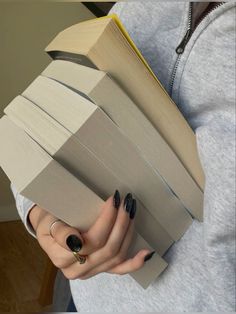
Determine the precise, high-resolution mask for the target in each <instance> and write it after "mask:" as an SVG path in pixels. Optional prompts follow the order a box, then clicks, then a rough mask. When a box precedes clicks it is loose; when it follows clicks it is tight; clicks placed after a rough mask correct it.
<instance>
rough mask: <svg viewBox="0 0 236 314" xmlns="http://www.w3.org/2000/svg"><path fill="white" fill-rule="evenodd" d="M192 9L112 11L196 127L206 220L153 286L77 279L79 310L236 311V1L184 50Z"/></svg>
mask: <svg viewBox="0 0 236 314" xmlns="http://www.w3.org/2000/svg"><path fill="white" fill-rule="evenodd" d="M189 10H190V4H189V3H188V2H156V3H155V2H145V3H144V2H129V3H124V2H120V3H117V4H116V5H115V6H114V7H113V9H112V12H115V13H117V14H118V15H119V16H120V19H121V20H122V22H123V23H124V25H125V27H126V28H127V30H128V32H129V33H130V35H131V37H132V38H133V40H134V41H135V43H136V45H137V46H138V48H139V49H140V50H141V52H142V54H143V55H144V57H145V58H146V60H147V61H148V63H149V64H150V66H151V67H152V69H153V71H154V72H155V74H156V75H157V77H158V78H159V80H160V81H161V83H162V84H163V86H164V87H165V88H166V90H167V91H168V93H169V94H170V96H171V97H172V98H173V100H174V101H175V103H176V105H177V106H178V108H179V109H180V110H181V112H182V113H183V115H184V116H185V118H186V119H187V121H188V122H189V124H190V126H191V127H192V128H193V130H194V131H195V133H196V137H197V145H198V152H199V156H200V160H201V163H202V166H203V169H204V172H205V177H206V186H205V196H204V222H203V223H199V222H198V221H194V222H193V224H192V226H191V227H190V228H189V230H188V231H187V232H186V233H185V235H184V236H183V237H182V238H181V240H179V241H178V242H177V243H176V244H174V245H173V246H172V247H171V249H170V250H169V251H168V252H167V254H166V255H165V259H166V260H167V261H168V263H169V266H168V268H167V269H166V271H165V272H164V273H163V274H162V275H161V276H160V277H159V278H158V279H157V280H155V281H154V282H153V283H152V284H151V285H150V286H149V287H148V289H146V290H143V289H142V288H141V287H140V286H139V285H138V284H137V283H136V282H135V281H134V280H133V279H132V278H131V277H130V276H129V275H123V276H120V275H111V274H108V273H101V274H98V275H97V276H95V277H92V278H90V279H87V280H74V281H71V282H70V286H71V291H72V295H73V298H74V302H75V304H76V307H77V309H78V311H84V312H124V311H126V312H154V311H158V312H160V311H167V312H196V311H198V312H204V311H214V312H215V311H219V312H223V311H224V312H226V311H234V310H235V18H236V16H235V3H234V2H229V3H224V4H222V5H219V7H217V8H215V9H214V10H213V11H211V12H210V13H209V14H208V15H207V16H206V17H205V18H204V19H203V20H202V21H201V22H200V23H199V25H198V26H197V27H196V29H195V30H194V32H193V33H192V35H191V37H190V38H189V39H188V40H187V43H186V46H185V47H184V51H183V53H182V54H180V55H178V54H177V53H176V51H175V50H176V47H178V45H179V44H180V42H181V41H182V39H183V38H184V36H185V34H186V31H187V27H188V22H189ZM156 101H157V102H158V99H157V100H156ZM13 190H14V188H13ZM14 194H15V197H16V203H17V208H18V210H19V213H20V215H21V217H22V219H23V221H24V222H25V224H26V227H27V229H28V230H29V232H31V233H32V234H33V232H32V230H31V229H30V225H28V224H27V220H26V217H27V213H28V211H29V209H30V207H31V206H32V203H31V202H30V201H29V200H27V199H25V198H23V197H22V196H21V195H19V194H17V191H15V190H14ZM147 263H148V262H147Z"/></svg>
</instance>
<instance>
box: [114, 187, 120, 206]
mask: <svg viewBox="0 0 236 314" xmlns="http://www.w3.org/2000/svg"><path fill="white" fill-rule="evenodd" d="M113 205H114V207H115V208H116V209H118V208H119V206H120V192H119V191H118V190H116V191H115V194H114V196H113Z"/></svg>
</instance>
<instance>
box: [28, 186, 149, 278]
mask: <svg viewBox="0 0 236 314" xmlns="http://www.w3.org/2000/svg"><path fill="white" fill-rule="evenodd" d="M135 212H136V200H135V199H133V198H132V195H131V194H130V193H128V194H127V195H126V197H125V199H124V200H122V201H120V195H119V192H118V191H116V193H115V194H114V196H111V197H109V198H108V200H107V201H106V202H105V203H104V205H103V208H102V210H101V213H100V215H99V217H98V218H97V220H96V221H95V223H94V224H93V225H92V226H91V227H90V229H89V230H88V231H86V232H84V233H80V232H79V230H78V229H76V228H72V227H70V226H69V225H67V224H66V223H64V222H62V221H60V222H58V223H55V224H54V225H53V228H52V229H51V235H50V230H49V228H50V225H51V224H52V223H53V222H54V221H55V220H56V219H57V218H56V217H55V216H53V215H51V214H49V213H48V212H47V211H45V210H43V209H41V208H40V207H38V206H35V207H33V209H32V210H31V211H30V214H29V220H30V222H31V224H32V226H33V228H34V230H35V232H36V235H37V239H38V241H39V244H40V246H41V247H42V248H43V250H44V251H45V252H46V253H47V255H48V256H49V258H50V259H51V261H52V262H53V264H54V265H55V266H56V267H58V268H60V269H61V270H62V272H63V273H64V275H65V277H66V278H68V279H77V278H79V279H81V280H83V279H87V278H90V277H92V276H95V275H96V274H98V273H101V272H108V273H113V274H120V275H122V274H126V273H130V272H133V271H135V270H138V269H139V268H141V267H142V266H143V263H144V260H147V259H149V258H150V257H151V256H152V254H150V253H151V252H150V250H148V249H143V250H140V251H139V252H138V253H137V254H136V255H135V256H134V257H133V258H130V259H126V255H127V251H128V248H129V246H130V244H131V241H132V236H133V230H134V219H133V218H134V216H135ZM72 251H74V252H79V254H80V255H87V259H86V262H85V263H84V264H80V263H79V262H78V261H77V260H76V257H75V256H74V255H73V253H72Z"/></svg>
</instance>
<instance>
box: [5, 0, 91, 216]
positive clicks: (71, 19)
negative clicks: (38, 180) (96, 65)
mask: <svg viewBox="0 0 236 314" xmlns="http://www.w3.org/2000/svg"><path fill="white" fill-rule="evenodd" d="M93 17H94V16H93V15H92V13H91V12H90V11H89V10H88V9H87V8H85V7H84V6H83V4H81V3H78V2H74V3H73V2H71V3H63V2H51V3H48V2H43V1H42V2H41V3H40V1H38V2H35V3H32V2H31V3H30V2H27V1H26V2H22V1H21V2H20V3H17V2H11V1H9V2H1V1H0V117H1V115H2V114H3V108H4V107H5V106H6V105H7V104H8V103H9V102H10V101H11V100H12V99H13V98H14V97H15V96H17V95H18V94H20V93H21V92H22V91H23V90H24V89H25V88H26V87H27V86H28V85H29V83H30V82H31V81H32V80H33V79H34V78H35V77H36V76H37V75H38V74H39V73H40V72H41V71H42V70H43V69H44V68H45V67H46V66H47V64H48V63H49V62H50V60H51V59H50V58H49V57H48V56H47V54H46V53H45V52H44V48H45V47H46V46H47V44H48V43H49V42H50V41H51V40H52V39H53V38H54V37H55V35H56V34H57V33H58V32H59V31H61V30H63V29H64V28H66V27H68V26H70V25H72V24H76V23H78V22H80V21H82V20H86V19H89V18H93ZM0 154H1V147H0ZM17 218H18V215H17V211H16V208H15V204H14V199H13V197H12V195H11V192H10V189H9V181H8V179H7V178H6V176H5V175H4V173H3V171H2V170H1V168H0V221H5V220H14V219H17Z"/></svg>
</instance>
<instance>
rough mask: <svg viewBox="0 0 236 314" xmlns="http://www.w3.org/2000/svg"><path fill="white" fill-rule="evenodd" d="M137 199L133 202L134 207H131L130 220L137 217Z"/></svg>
mask: <svg viewBox="0 0 236 314" xmlns="http://www.w3.org/2000/svg"><path fill="white" fill-rule="evenodd" d="M136 206H137V205H136V199H133V202H132V207H131V210H130V213H129V217H130V219H133V218H134V216H135V213H136Z"/></svg>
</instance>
